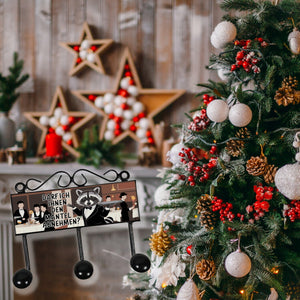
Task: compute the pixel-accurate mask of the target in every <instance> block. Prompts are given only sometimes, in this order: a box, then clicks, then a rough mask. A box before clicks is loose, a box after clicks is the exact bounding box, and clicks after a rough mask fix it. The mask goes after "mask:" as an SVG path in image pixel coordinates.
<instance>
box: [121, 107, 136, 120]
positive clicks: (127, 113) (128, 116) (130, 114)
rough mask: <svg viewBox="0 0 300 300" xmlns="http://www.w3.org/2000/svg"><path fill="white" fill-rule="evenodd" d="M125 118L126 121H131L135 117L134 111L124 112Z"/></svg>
mask: <svg viewBox="0 0 300 300" xmlns="http://www.w3.org/2000/svg"><path fill="white" fill-rule="evenodd" d="M123 117H124V118H125V119H126V120H131V119H132V118H133V117H134V114H133V111H132V110H129V109H127V110H125V111H124V114H123Z"/></svg>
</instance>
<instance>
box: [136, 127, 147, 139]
mask: <svg viewBox="0 0 300 300" xmlns="http://www.w3.org/2000/svg"><path fill="white" fill-rule="evenodd" d="M146 133H147V132H146V130H145V129H142V128H140V129H138V130H137V131H136V136H137V137H138V138H139V139H144V138H146Z"/></svg>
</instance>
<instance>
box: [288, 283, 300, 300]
mask: <svg viewBox="0 0 300 300" xmlns="http://www.w3.org/2000/svg"><path fill="white" fill-rule="evenodd" d="M286 294H287V295H289V296H292V297H291V299H295V300H299V299H300V284H299V283H298V284H297V283H294V282H292V283H288V284H287V286H286Z"/></svg>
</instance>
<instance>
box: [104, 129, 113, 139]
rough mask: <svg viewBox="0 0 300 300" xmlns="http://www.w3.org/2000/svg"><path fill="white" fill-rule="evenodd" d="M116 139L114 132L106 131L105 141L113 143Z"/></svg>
mask: <svg viewBox="0 0 300 300" xmlns="http://www.w3.org/2000/svg"><path fill="white" fill-rule="evenodd" d="M114 137H115V134H114V133H113V131H110V130H107V131H105V133H104V139H105V140H107V141H111V140H113V139H114Z"/></svg>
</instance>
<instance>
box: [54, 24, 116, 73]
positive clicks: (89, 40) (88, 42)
mask: <svg viewBox="0 0 300 300" xmlns="http://www.w3.org/2000/svg"><path fill="white" fill-rule="evenodd" d="M112 43H113V40H111V39H101V40H96V39H94V38H93V35H92V33H91V30H90V27H89V25H88V23H87V22H84V24H83V28H82V31H81V35H80V39H79V41H78V42H70V43H63V42H61V43H60V45H61V46H62V47H64V48H65V49H67V50H68V51H69V52H71V53H72V54H73V55H74V60H73V63H72V67H71V69H70V72H69V75H70V76H74V75H76V74H77V73H79V72H80V71H82V70H83V69H84V68H86V67H90V68H92V69H93V70H95V71H96V72H99V73H102V74H105V69H104V67H103V64H102V61H101V57H100V56H101V54H103V52H104V51H105V50H107V49H108V47H110V46H111V44H112Z"/></svg>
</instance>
